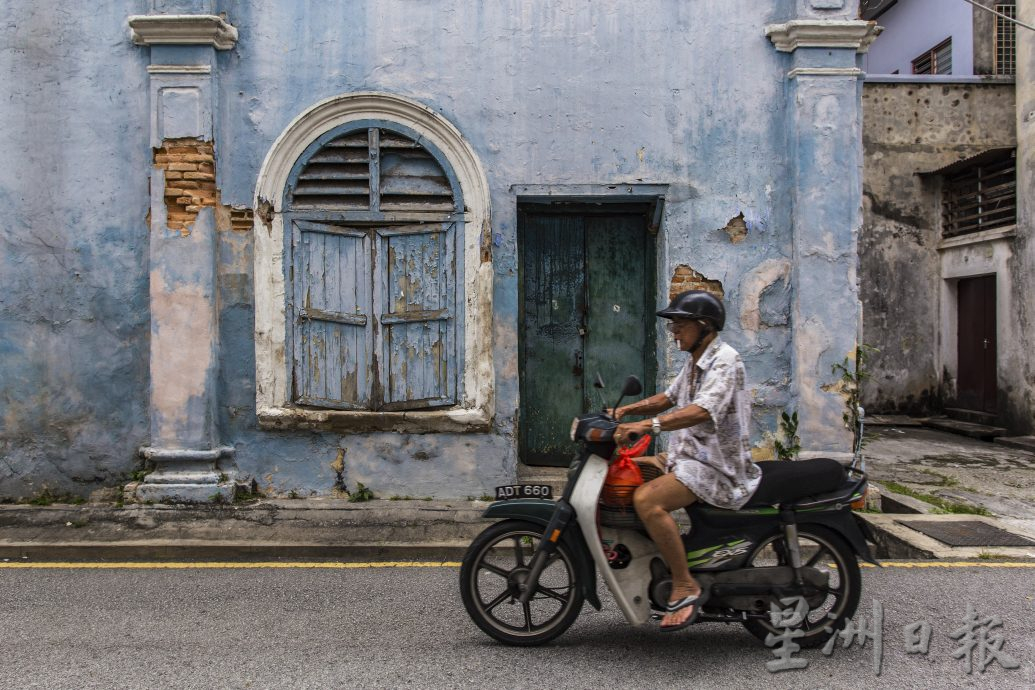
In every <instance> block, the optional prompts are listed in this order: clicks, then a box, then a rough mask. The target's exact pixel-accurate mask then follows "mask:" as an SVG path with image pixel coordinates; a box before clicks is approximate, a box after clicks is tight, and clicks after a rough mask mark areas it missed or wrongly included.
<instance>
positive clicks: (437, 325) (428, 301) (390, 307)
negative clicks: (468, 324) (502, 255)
mask: <svg viewBox="0 0 1035 690" xmlns="http://www.w3.org/2000/svg"><path fill="white" fill-rule="evenodd" d="M455 228H456V225H455V223H431V224H426V225H409V226H401V227H393V228H383V229H379V230H378V231H377V235H378V242H379V245H380V246H379V248H378V271H377V274H378V279H379V283H380V284H379V289H378V290H377V299H376V302H375V310H376V311H377V312H378V314H379V321H380V340H381V346H380V347H379V348H378V351H379V353H380V355H381V356H380V372H379V373H380V385H381V393H382V396H383V409H385V410H393V409H415V408H423V407H436V406H441V405H452V404H454V403H455V402H456V343H455V328H456V323H455V321H456V319H455V307H454V304H453V301H454V297H453V294H454V285H453V283H454V275H455V270H456V266H455V258H454V249H453V247H454V240H455V237H454V235H455V232H456V230H455Z"/></svg>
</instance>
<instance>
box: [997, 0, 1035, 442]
mask: <svg viewBox="0 0 1035 690" xmlns="http://www.w3.org/2000/svg"><path fill="white" fill-rule="evenodd" d="M1017 18H1018V19H1019V20H1020V21H1022V22H1025V23H1027V24H1029V25H1032V24H1035V1H1033V0H1019V1H1018V3H1017ZM1017 39H1018V41H1017V111H1016V112H1017V120H1016V122H1017V190H1018V193H1017V237H1016V239H1015V240H1014V246H1013V259H1012V260H1011V262H1010V270H1011V273H1012V278H1013V280H1012V281H1011V283H1010V289H1011V295H1012V298H1013V300H1014V303H1015V304H1016V305H1017V306H1016V310H1015V314H1016V317H1015V319H1014V320H1013V322H1012V325H1013V327H1014V332H1015V333H1017V334H1018V339H1017V340H1016V341H1015V346H1014V348H1013V349H1012V350H1011V352H1010V353H1009V354H1008V356H1007V357H1006V358H1004V359H1005V361H1004V365H1005V366H1006V367H1007V368H1008V369H1009V370H1010V371H1011V372H1012V376H1011V379H1012V381H1011V383H1012V385H1011V386H1010V388H1009V389H1008V390H1007V391H1005V392H1006V400H1005V402H1006V403H1007V411H1008V415H1009V416H1008V419H1007V421H1008V422H1009V423H1011V424H1012V425H1013V426H1014V428H1016V429H1019V430H1021V431H1022V432H1026V433H1029V434H1030V433H1033V432H1035V348H1033V347H1032V344H1031V334H1032V333H1033V332H1035V299H1033V298H1032V295H1035V236H1033V233H1035V199H1033V198H1032V194H1031V190H1032V189H1033V188H1035V33H1033V32H1032V31H1030V30H1028V29H1021V28H1018V29H1017Z"/></svg>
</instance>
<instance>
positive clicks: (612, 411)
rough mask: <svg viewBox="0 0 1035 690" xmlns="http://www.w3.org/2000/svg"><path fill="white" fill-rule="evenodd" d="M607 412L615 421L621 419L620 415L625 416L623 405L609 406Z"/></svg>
mask: <svg viewBox="0 0 1035 690" xmlns="http://www.w3.org/2000/svg"><path fill="white" fill-rule="evenodd" d="M607 413H608V414H609V415H611V416H612V417H614V420H615V421H616V422H620V421H622V417H624V416H625V407H609V408H607Z"/></svg>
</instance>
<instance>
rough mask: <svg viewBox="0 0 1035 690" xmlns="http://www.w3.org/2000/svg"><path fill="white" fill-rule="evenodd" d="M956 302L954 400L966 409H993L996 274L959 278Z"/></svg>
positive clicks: (992, 410)
mask: <svg viewBox="0 0 1035 690" xmlns="http://www.w3.org/2000/svg"><path fill="white" fill-rule="evenodd" d="M957 305H958V308H959V314H958V320H957V324H958V327H957V345H958V350H957V353H958V362H959V378H958V380H957V404H958V405H959V406H960V407H962V408H964V409H968V410H979V411H981V412H995V411H996V397H997V386H996V318H995V308H996V304H995V276H994V275H993V276H982V277H980V278H966V279H963V280H960V281H959V283H958V284H957Z"/></svg>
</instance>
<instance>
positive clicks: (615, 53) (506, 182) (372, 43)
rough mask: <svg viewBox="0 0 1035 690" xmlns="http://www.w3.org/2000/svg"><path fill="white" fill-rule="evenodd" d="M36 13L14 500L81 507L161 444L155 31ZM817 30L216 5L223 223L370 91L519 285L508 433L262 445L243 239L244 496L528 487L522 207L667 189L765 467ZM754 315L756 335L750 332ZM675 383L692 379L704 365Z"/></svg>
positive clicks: (500, 338)
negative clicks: (135, 32)
mask: <svg viewBox="0 0 1035 690" xmlns="http://www.w3.org/2000/svg"><path fill="white" fill-rule="evenodd" d="M14 4H16V5H19V6H20V7H21V11H20V12H19V11H12V13H11V15H12V16H17V17H19V19H18V24H17V26H12V25H11V24H10V23H9V24H8V25H7V26H6V27H4V28H3V29H0V31H2V32H3V34H2V41H0V43H2V45H4V46H5V47H4V48H3V49H2V52H0V56H2V57H0V60H2V66H3V67H4V68H5V73H6V74H8V75H11V77H10V81H11V83H12V86H13V91H12V93H13V95H12V97H11V98H9V99H4V100H3V101H2V102H0V131H3V132H4V135H3V139H2V142H3V143H2V146H3V149H2V152H3V153H4V154H6V155H4V156H3V159H4V160H6V161H20V164H19V165H18V166H5V167H4V169H3V170H0V207H2V208H3V209H4V211H5V214H4V217H5V222H4V224H3V226H2V230H0V233H2V234H0V239H2V242H3V246H4V253H3V255H2V256H0V352H3V357H2V358H0V382H2V383H0V406H2V408H0V419H2V420H3V421H2V423H3V426H2V428H0V496H22V495H27V494H29V493H32V492H33V491H34V490H35V488H38V487H39V486H40V485H41V483H48V484H51V485H53V486H57V487H61V488H63V489H67V490H73V491H77V492H80V493H82V492H85V491H86V490H88V489H89V488H93V487H96V486H97V485H100V484H105V483H107V484H112V483H116V482H117V481H118V478H119V476H120V473H121V474H124V473H127V472H128V471H129V470H131V469H132V468H133V467H134V466H135V465H136V463H137V458H136V453H135V451H136V448H137V447H138V446H141V445H146V444H147V442H148V433H149V432H148V428H147V402H148V401H147V397H146V396H147V389H148V380H147V376H148V374H147V372H148V344H147V338H148V286H147V282H146V280H147V278H146V276H147V244H148V237H147V231H146V226H145V219H144V214H145V213H146V209H147V208H148V174H149V171H150V169H151V158H150V152H149V150H148V149H147V141H148V131H149V130H148V112H149V111H148V104H147V73H146V69H145V66H146V64H147V62H148V56H147V51H148V50H149V49H148V48H138V47H134V46H133V45H132V44H131V43H130V41H129V37H128V29H127V28H126V24H125V21H126V17H127V16H128V15H130V14H134V13H143V12H146V11H148V8H147V7H142V6H141V5H142V4H146V3H140V2H124V3H118V4H115V6H114V7H113V6H112V5H110V4H109V5H106V6H105V7H104V8H102V9H99V10H98V9H93V8H91V9H89V10H88V11H87V10H86V9H85V7H84V8H83V9H80V8H79V7H78V6H75V7H72V8H66V9H65V10H63V12H62V13H58V12H54V11H46V10H43V11H41V10H36V9H35V8H36V4H35V3H32V2H28V1H27V0H25V1H23V2H16V3H14ZM794 6H795V3H793V2H790V0H787V1H786V2H759V1H758V0H729V1H725V2H689V3H688V2H685V0H652V1H650V2H639V3H627V2H619V1H618V0H608V1H605V2H595V3H582V2H575V1H572V2H564V3H531V2H524V1H517V0H512V1H509V2H491V3H471V2H464V1H463V0H437V1H434V2H414V1H412V0H367V1H365V2H329V3H289V2H282V1H274V0H249V1H248V2H244V1H241V2H227V3H223V4H222V5H219V4H218V3H217V7H216V10H217V11H225V12H226V13H227V17H228V20H229V21H230V23H232V24H233V25H234V26H235V27H237V29H238V31H239V32H240V38H239V41H238V43H237V46H236V47H235V48H234V49H233V50H230V51H225V52H220V53H219V55H218V62H217V66H218V69H217V70H216V73H214V77H215V79H216V80H217V81H218V90H219V91H218V92H219V102H218V106H217V112H216V129H215V132H216V134H215V144H216V146H215V148H216V156H217V183H218V186H219V187H220V189H221V190H222V202H223V203H224V204H228V205H235V206H250V205H251V203H252V199H253V195H254V191H255V184H256V177H257V175H258V172H259V168H260V166H261V163H262V161H263V158H264V157H265V155H266V153H267V152H268V151H269V149H270V147H271V145H272V144H273V141H274V140H275V139H276V137H277V136H278V135H279V134H280V133H281V132H282V131H283V130H284V128H285V127H286V126H287V124H288V123H289V122H290V121H291V120H292V119H293V118H294V117H295V116H297V115H298V114H299V113H300V112H302V111H303V110H305V109H306V108H308V107H310V106H311V105H312V104H314V103H315V102H317V101H319V100H321V99H324V98H327V97H329V96H334V95H338V94H342V93H347V92H350V91H357V90H364V91H384V92H391V93H397V94H401V95H405V96H407V97H410V98H413V99H416V100H419V101H421V102H423V103H425V104H427V105H429V106H430V107H432V108H434V109H435V110H437V111H439V112H440V113H442V115H443V116H445V117H446V118H447V119H449V120H450V121H451V122H452V123H453V124H454V125H456V126H457V128H458V129H459V130H460V132H461V133H462V134H463V135H464V137H466V138H467V139H468V140H469V142H470V143H471V145H472V147H473V149H474V150H475V152H476V153H477V155H478V156H479V157H480V159H481V162H482V164H483V166H484V168H485V170H486V172H487V175H488V180H489V184H490V187H491V190H492V206H493V213H492V232H493V237H494V242H493V244H494V246H493V262H494V269H495V273H496V282H495V293H494V311H495V317H494V319H495V321H494V326H495V328H494V330H495V337H496V346H495V347H496V350H495V366H496V374H497V393H496V401H497V402H496V418H495V422H494V428H493V431H492V432H491V433H487V434H486V433H482V434H424V435H416V434H415V435H400V434H351V435H340V434H332V433H317V432H310V431H298V432H283V431H277V432H271V431H261V430H259V429H258V425H257V422H256V417H255V409H254V408H255V402H254V401H255V362H254V340H253V336H252V329H253V323H254V317H253V306H252V304H253V294H252V282H251V281H252V242H251V237H250V234H249V233H247V232H238V231H223V232H221V233H220V236H219V248H218V256H219V304H220V313H219V317H220V334H219V339H220V352H221V361H220V367H219V377H220V378H219V391H218V401H219V418H218V420H217V423H218V435H219V436H220V439H221V442H222V443H226V444H230V445H233V446H235V448H236V459H235V462H236V467H228V468H227V469H228V470H231V471H236V472H237V473H239V475H240V476H244V477H255V478H256V479H257V480H258V482H259V485H260V487H263V488H268V489H271V490H274V491H278V492H287V491H290V490H296V491H298V492H299V493H302V494H305V493H308V492H314V493H320V494H326V493H328V492H330V491H331V490H332V488H333V487H334V486H335V483H336V482H337V481H338V479H339V477H338V473H339V472H341V480H342V481H344V483H345V485H346V486H348V487H350V488H352V487H353V486H354V485H355V483H356V482H363V483H364V484H366V485H368V486H370V487H372V488H373V490H374V491H375V492H376V493H377V494H379V495H381V496H389V495H392V494H400V495H414V496H425V495H435V496H441V497H446V496H465V495H474V496H477V495H480V494H482V493H485V492H486V491H487V490H488V489H489V488H491V487H492V486H494V485H495V484H498V483H502V482H505V481H509V480H512V479H513V476H514V472H515V468H516V463H517V458H516V434H515V416H516V410H517V409H518V388H517V364H518V362H517V333H518V324H517V313H518V308H517V264H516V261H517V259H516V256H517V254H516V237H515V227H516V196H515V192H514V191H513V189H512V187H513V186H514V185H520V184H536V185H544V184H557V185H565V184H581V183H597V184H613V183H623V182H624V183H657V184H667V185H668V186H669V187H668V189H669V191H668V195H667V197H666V203H665V214H664V218H663V223H662V229H661V235H660V237H659V252H660V253H659V257H658V275H659V283H658V285H657V296H658V302H659V303H662V302H664V301H665V300H666V299H667V295H668V288H669V284H668V281H669V278H670V277H671V275H672V272H673V270H674V269H675V267H676V266H677V265H681V264H685V265H689V266H691V267H692V268H693V269H695V270H696V271H698V272H700V273H702V274H703V275H704V276H705V277H707V278H709V279H713V280H719V281H721V282H722V285H723V287H724V289H725V293H726V296H727V300H728V303H729V305H730V311H731V317H730V319H729V321H728V323H729V327H728V333H727V338H728V340H729V341H730V342H731V343H732V344H733V345H734V346H735V347H737V348H738V349H739V350H740V351H741V352H742V354H743V355H744V359H745V363H746V366H747V369H748V376H749V379H750V381H751V385H752V386H753V388H754V389H755V397H756V410H755V429H754V441H755V442H757V443H758V444H759V445H762V444H764V442H765V439H764V438H763V434H764V432H766V431H772V430H773V429H774V428H775V415H776V414H777V413H778V412H779V411H780V410H782V409H783V408H784V407H785V406H786V405H788V404H789V394H788V390H789V388H788V384H789V378H790V353H789V348H790V347H791V332H790V327H789V316H788V315H789V312H790V298H789V295H790V292H789V291H788V290H789V288H788V285H787V282H786V281H787V280H789V278H786V277H784V278H781V277H780V275H781V273H780V271H781V267H782V266H787V265H788V263H789V261H790V259H791V256H790V254H791V250H790V246H791V229H790V227H791V211H792V209H791V198H792V194H791V186H790V185H791V179H792V177H793V175H792V171H793V164H794V161H793V160H791V159H790V157H789V156H788V150H789V143H788V137H789V136H790V134H789V131H788V130H789V127H790V122H789V118H788V115H787V112H786V105H785V103H786V100H787V96H786V92H787V89H788V88H789V87H788V86H787V81H786V78H785V73H786V70H787V65H788V58H787V56H785V55H783V54H780V53H778V52H776V50H774V48H773V46H772V44H771V43H770V41H769V40H768V39H767V38H766V37H765V35H764V26H765V25H766V24H768V23H771V22H775V21H782V20H785V19H788V18H791V13H793V12H794V11H795V9H794ZM54 27H56V30H55V28H54ZM844 115H845V117H846V119H852V118H854V116H855V113H845V114H844ZM832 193H833V194H838V195H840V196H835V197H834V198H833V199H832V201H831V203H834V204H839V203H841V204H845V205H846V209H848V211H850V210H851V209H852V208H855V207H857V206H858V203H859V197H858V192H857V191H856V192H855V193H854V194H853V193H852V192H851V191H850V190H849V191H847V192H843V193H842V192H832ZM740 213H743V214H744V218H745V221H746V223H747V228H748V233H747V236H746V238H745V239H744V240H743V241H741V242H738V243H733V242H732V241H731V239H730V236H729V235H728V234H727V233H726V232H725V231H724V230H723V228H724V227H725V226H726V225H727V223H728V222H729V221H730V219H731V218H734V217H735V216H737V215H738V214H740ZM846 213H847V212H846ZM837 232H851V229H850V228H846V229H843V230H837ZM848 273H849V271H848V267H847V266H846V270H845V274H846V275H848ZM751 304H757V305H758V309H757V314H754V315H753V314H751V313H745V314H742V313H741V312H742V310H743V309H744V308H745V305H751ZM742 321H743V322H744V323H746V324H748V325H749V327H747V328H745V327H744V326H742ZM661 356H662V358H663V364H662V367H661V369H662V378H663V379H667V378H668V376H670V375H671V374H673V373H674V372H675V370H676V369H677V368H678V367H679V366H681V364H682V359H681V357H682V356H681V355H679V354H678V353H677V352H676V351H675V350H673V349H671V348H666V349H665V350H664V351H663V352H662V353H661ZM572 412H573V414H574V413H575V412H578V411H576V410H573V411H572ZM339 458H343V460H344V464H343V466H342V465H341V464H339V463H338V462H337V461H338V460H339Z"/></svg>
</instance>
